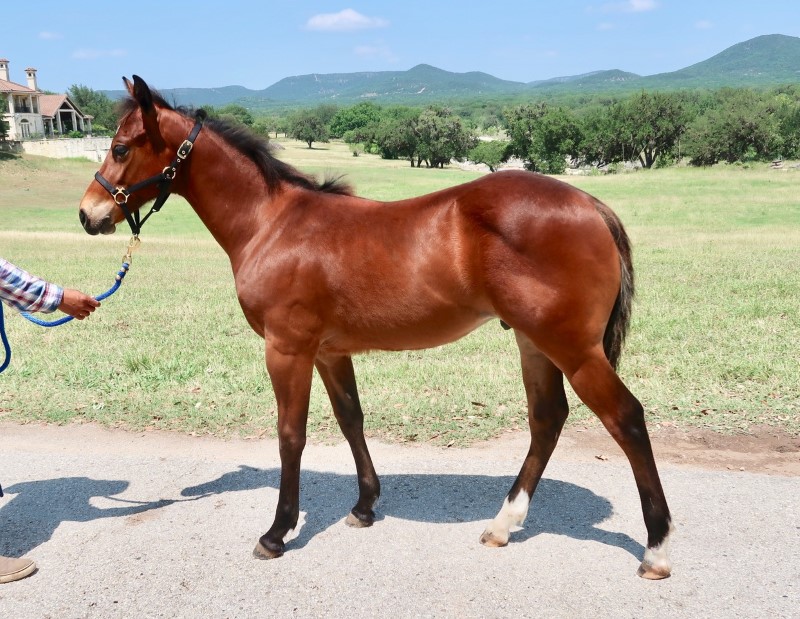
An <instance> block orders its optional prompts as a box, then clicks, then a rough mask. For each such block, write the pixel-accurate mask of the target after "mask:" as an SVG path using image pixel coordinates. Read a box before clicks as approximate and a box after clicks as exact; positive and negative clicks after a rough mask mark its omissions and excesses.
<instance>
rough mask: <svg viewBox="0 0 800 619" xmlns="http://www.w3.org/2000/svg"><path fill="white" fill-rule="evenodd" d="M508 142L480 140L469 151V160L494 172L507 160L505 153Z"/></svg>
mask: <svg viewBox="0 0 800 619" xmlns="http://www.w3.org/2000/svg"><path fill="white" fill-rule="evenodd" d="M507 150H508V142H503V141H502V140H491V141H489V140H480V141H478V144H477V145H476V146H475V147H474V148H473V149H472V150H470V151H469V155H468V156H469V160H470V161H474V162H475V163H485V164H486V165H487V166H489V170H490V171H491V172H494V171H495V170H496V169H497V166H499V165H500V164H501V163H503V162H504V161H507V160H508V157H507V156H506V152H507Z"/></svg>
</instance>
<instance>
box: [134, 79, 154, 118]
mask: <svg viewBox="0 0 800 619" xmlns="http://www.w3.org/2000/svg"><path fill="white" fill-rule="evenodd" d="M131 95H132V96H133V98H134V99H136V102H137V103H138V104H139V107H140V108H142V112H144V113H145V114H148V113H149V112H151V111H152V110H153V94H152V93H151V92H150V87H149V86H148V85H147V84H145V82H144V80H143V79H142V78H141V77H139V76H138V75H134V76H133V92H132V93H131Z"/></svg>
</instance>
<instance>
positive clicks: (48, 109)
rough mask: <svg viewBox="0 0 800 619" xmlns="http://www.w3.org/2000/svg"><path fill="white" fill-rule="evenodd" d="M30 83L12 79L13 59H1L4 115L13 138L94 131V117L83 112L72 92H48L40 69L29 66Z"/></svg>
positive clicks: (27, 75) (44, 136) (28, 80)
mask: <svg viewBox="0 0 800 619" xmlns="http://www.w3.org/2000/svg"><path fill="white" fill-rule="evenodd" d="M25 76H26V78H27V83H28V85H27V86H23V85H22V84H17V83H15V82H12V81H11V80H10V79H9V62H8V60H6V59H5V58H0V96H2V95H5V97H6V107H5V109H2V110H0V116H2V118H3V120H5V121H6V124H7V125H8V127H9V131H8V139H9V140H28V139H32V138H54V137H58V136H61V135H66V134H67V133H69V132H70V131H81V132H83V133H88V134H91V132H92V117H91V116H88V115H86V114H84V113H83V112H81V111H80V109H79V108H78V106H77V105H76V104H75V102H74V101H72V100H71V99H70V98H69V95H66V94H63V95H47V94H44V93H43V92H42V91H41V90H39V87H38V84H37V82H36V69H33V68H27V69H25Z"/></svg>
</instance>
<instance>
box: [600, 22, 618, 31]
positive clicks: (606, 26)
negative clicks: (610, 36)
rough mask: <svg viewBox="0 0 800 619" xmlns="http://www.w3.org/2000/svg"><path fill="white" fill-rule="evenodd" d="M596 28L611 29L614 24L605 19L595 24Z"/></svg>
mask: <svg viewBox="0 0 800 619" xmlns="http://www.w3.org/2000/svg"><path fill="white" fill-rule="evenodd" d="M597 29H598V30H613V29H614V24H612V23H610V22H607V21H604V22H600V23H599V24H597Z"/></svg>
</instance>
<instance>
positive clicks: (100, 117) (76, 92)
mask: <svg viewBox="0 0 800 619" xmlns="http://www.w3.org/2000/svg"><path fill="white" fill-rule="evenodd" d="M68 92H69V97H70V99H72V100H73V101H74V102H75V104H76V105H77V106H78V107H79V108H80V110H81V112H83V113H84V114H88V115H90V116H92V117H93V120H92V127H93V128H94V131H95V133H102V132H111V131H113V129H114V127H115V126H116V125H117V114H116V112H115V111H114V103H113V102H112V101H111V99H109V98H108V96H106V95H105V94H104V93H102V92H97V91H96V90H92V89H91V88H89V87H88V86H83V85H82V84H73V85H72V86H70V87H69V91H68Z"/></svg>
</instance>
